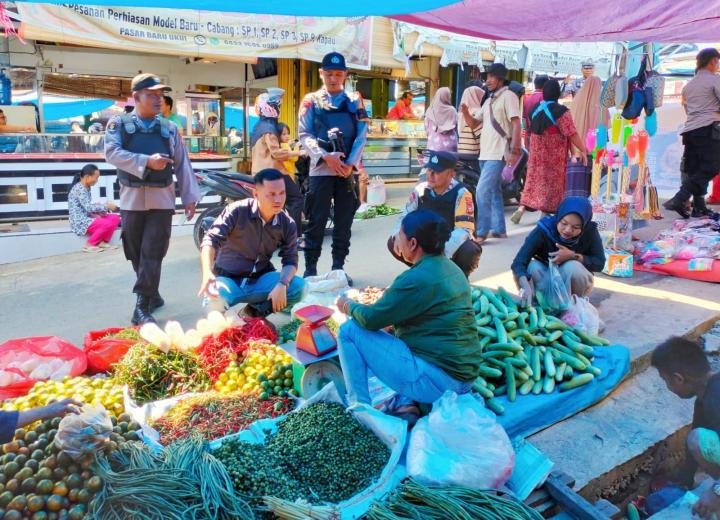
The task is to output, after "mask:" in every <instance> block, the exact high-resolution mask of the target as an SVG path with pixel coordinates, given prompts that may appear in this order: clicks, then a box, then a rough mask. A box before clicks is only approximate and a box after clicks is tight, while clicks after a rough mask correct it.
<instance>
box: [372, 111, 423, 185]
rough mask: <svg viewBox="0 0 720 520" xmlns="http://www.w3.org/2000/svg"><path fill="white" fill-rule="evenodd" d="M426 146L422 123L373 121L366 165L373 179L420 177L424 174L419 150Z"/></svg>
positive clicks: (416, 121) (386, 120)
mask: <svg viewBox="0 0 720 520" xmlns="http://www.w3.org/2000/svg"><path fill="white" fill-rule="evenodd" d="M425 145H426V138H425V127H424V125H423V122H422V120H409V121H404V120H403V121H396V120H390V119H373V121H372V122H371V123H370V128H369V129H368V140H367V145H366V146H365V152H364V153H363V159H362V161H363V166H364V167H365V169H366V170H367V172H368V173H369V174H370V175H371V176H372V175H380V176H382V177H391V178H392V177H397V178H402V177H413V176H416V175H417V174H418V173H419V172H420V163H419V161H418V151H417V150H418V148H424V147H425Z"/></svg>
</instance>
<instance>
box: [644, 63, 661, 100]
mask: <svg viewBox="0 0 720 520" xmlns="http://www.w3.org/2000/svg"><path fill="white" fill-rule="evenodd" d="M645 86H646V87H650V88H651V89H652V100H653V106H654V107H655V108H659V107H661V106H662V104H663V98H664V97H665V77H664V76H662V75H661V74H660V73H659V72H657V71H656V70H653V65H652V58H650V57H649V56H648V61H647V72H646V74H645Z"/></svg>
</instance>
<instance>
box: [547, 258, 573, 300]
mask: <svg viewBox="0 0 720 520" xmlns="http://www.w3.org/2000/svg"><path fill="white" fill-rule="evenodd" d="M543 293H544V294H543V295H544V296H545V305H546V306H547V310H549V311H551V312H562V311H565V310H567V308H568V307H569V305H570V292H569V291H568V289H567V287H565V281H564V280H563V277H562V274H561V273H560V268H559V267H558V266H557V264H555V262H553V261H552V260H550V262H548V276H547V281H546V283H545V290H544V291H543Z"/></svg>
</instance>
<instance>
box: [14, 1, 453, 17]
mask: <svg viewBox="0 0 720 520" xmlns="http://www.w3.org/2000/svg"><path fill="white" fill-rule="evenodd" d="M21 1H28V0H21ZM30 1H31V2H32V3H44V4H64V3H65V2H64V1H62V0H38V1H37V2H34V1H33V0H30ZM456 2H457V0H413V1H412V2H410V1H408V0H371V1H369V2H334V3H328V2H326V1H324V0H323V1H320V0H306V1H304V2H288V1H287V0H243V1H242V2H226V1H223V0H196V1H195V2H182V1H181V2H178V1H177V0H93V2H92V4H93V5H107V6H124V7H160V8H162V9H193V10H200V11H221V12H222V11H224V12H238V13H258V14H277V15H288V16H333V17H336V16H389V15H393V14H406V13H418V12H422V11H429V10H431V9H436V8H438V7H442V6H446V5H449V4H454V3H456Z"/></svg>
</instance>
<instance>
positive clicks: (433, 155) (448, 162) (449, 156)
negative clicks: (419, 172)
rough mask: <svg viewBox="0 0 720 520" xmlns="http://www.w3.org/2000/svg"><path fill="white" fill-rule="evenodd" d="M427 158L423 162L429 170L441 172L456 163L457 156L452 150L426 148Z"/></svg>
mask: <svg viewBox="0 0 720 520" xmlns="http://www.w3.org/2000/svg"><path fill="white" fill-rule="evenodd" d="M428 154H429V156H428V160H427V163H426V164H425V165H426V166H427V167H428V168H430V169H431V170H434V171H436V172H442V171H445V170H447V169H450V168H455V165H457V157H455V154H454V153H452V152H435V151H432V150H428Z"/></svg>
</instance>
